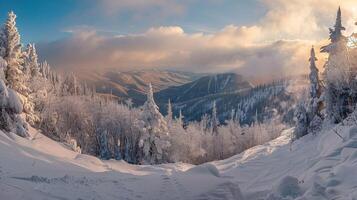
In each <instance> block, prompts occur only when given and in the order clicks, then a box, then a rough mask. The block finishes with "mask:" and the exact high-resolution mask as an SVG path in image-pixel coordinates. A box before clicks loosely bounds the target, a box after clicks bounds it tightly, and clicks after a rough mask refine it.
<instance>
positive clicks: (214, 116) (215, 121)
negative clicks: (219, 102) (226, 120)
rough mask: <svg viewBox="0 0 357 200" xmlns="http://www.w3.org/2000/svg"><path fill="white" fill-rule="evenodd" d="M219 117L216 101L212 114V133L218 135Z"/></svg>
mask: <svg viewBox="0 0 357 200" xmlns="http://www.w3.org/2000/svg"><path fill="white" fill-rule="evenodd" d="M218 124H219V121H218V118H217V106H216V101H214V102H213V106H212V116H211V126H212V134H213V135H217V134H218Z"/></svg>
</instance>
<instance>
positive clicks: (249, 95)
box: [155, 73, 307, 125]
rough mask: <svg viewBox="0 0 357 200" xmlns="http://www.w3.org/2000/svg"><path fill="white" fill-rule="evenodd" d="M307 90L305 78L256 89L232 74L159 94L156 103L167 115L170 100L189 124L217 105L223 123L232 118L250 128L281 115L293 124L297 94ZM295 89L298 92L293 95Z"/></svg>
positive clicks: (261, 86)
mask: <svg viewBox="0 0 357 200" xmlns="http://www.w3.org/2000/svg"><path fill="white" fill-rule="evenodd" d="M227 83H228V84H227ZM306 86H307V85H306V80H305V78H303V79H301V78H300V77H295V78H290V79H289V80H281V81H275V82H272V83H270V84H265V85H258V86H255V87H253V86H252V84H250V83H249V82H248V81H246V80H245V79H244V78H243V77H242V76H240V75H237V74H231V73H229V74H220V75H216V76H205V77H202V78H200V79H198V80H196V81H193V82H191V83H188V84H184V85H182V86H176V87H170V88H168V89H165V90H162V91H159V92H157V93H156V94H155V99H156V101H157V102H158V104H159V107H160V110H161V112H162V113H166V112H167V102H168V99H169V98H170V100H171V102H172V108H173V113H174V114H175V116H178V115H179V112H180V111H181V112H182V114H183V115H184V117H185V121H186V122H188V121H197V120H198V121H199V120H201V118H202V117H203V116H204V115H205V114H207V115H211V113H212V106H213V102H214V101H215V102H216V106H217V115H218V118H219V120H220V122H221V123H223V122H225V120H227V119H230V118H231V117H232V115H233V117H235V118H236V119H238V120H239V121H240V123H241V124H248V125H250V124H251V123H253V122H254V121H256V120H258V121H259V122H263V121H264V120H267V119H270V118H272V117H274V116H278V115H279V116H281V117H282V120H284V122H286V123H288V124H291V123H292V122H293V112H294V106H295V104H296V101H297V98H296V95H295V94H300V93H299V91H302V90H304V89H305V88H306ZM292 88H294V89H295V91H290V90H292ZM296 90H298V91H296Z"/></svg>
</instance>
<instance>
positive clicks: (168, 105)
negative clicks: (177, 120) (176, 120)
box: [166, 99, 173, 125]
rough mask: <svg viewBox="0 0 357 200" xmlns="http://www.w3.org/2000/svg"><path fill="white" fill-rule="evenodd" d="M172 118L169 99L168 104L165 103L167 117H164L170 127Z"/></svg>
mask: <svg viewBox="0 0 357 200" xmlns="http://www.w3.org/2000/svg"><path fill="white" fill-rule="evenodd" d="M172 117H173V115H172V106H171V101H170V99H169V102H168V103H167V116H166V119H167V124H168V125H171V122H172Z"/></svg>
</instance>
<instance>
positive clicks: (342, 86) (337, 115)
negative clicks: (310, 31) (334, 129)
mask: <svg viewBox="0 0 357 200" xmlns="http://www.w3.org/2000/svg"><path fill="white" fill-rule="evenodd" d="M343 30H345V28H344V27H343V26H342V20H341V9H340V8H339V9H338V11H337V18H336V23H335V26H334V28H333V29H330V40H331V43H330V44H329V45H327V46H324V47H322V48H321V51H322V52H325V53H328V54H329V57H328V60H327V62H326V64H325V71H324V73H323V79H324V83H325V88H326V89H325V92H324V99H325V104H326V117H327V118H328V119H329V120H330V121H331V122H333V123H338V122H340V121H342V120H343V119H344V118H346V117H347V115H348V113H349V112H350V107H351V105H349V98H350V96H349V95H350V93H351V91H350V90H351V87H350V86H351V80H352V79H351V78H352V76H351V66H350V64H351V63H350V60H349V52H348V47H347V38H346V37H345V36H344V35H343V34H342V31H343Z"/></svg>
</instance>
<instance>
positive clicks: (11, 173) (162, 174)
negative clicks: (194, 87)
mask: <svg viewBox="0 0 357 200" xmlns="http://www.w3.org/2000/svg"><path fill="white" fill-rule="evenodd" d="M337 129H338V130H339V133H341V134H342V137H344V141H342V140H341V139H340V138H339V137H338V136H337V135H336V134H335V133H334V132H333V131H332V130H330V131H326V132H324V133H320V134H318V135H308V136H306V137H304V138H302V139H301V140H299V141H297V142H295V143H294V144H292V145H290V143H289V140H290V134H291V131H292V130H286V131H284V132H283V133H282V136H281V137H279V138H277V139H276V140H273V141H271V142H269V143H267V144H265V145H261V146H257V147H254V148H251V149H249V150H247V151H245V152H243V153H241V154H239V155H236V156H234V157H232V158H229V159H226V160H222V161H216V162H212V163H208V164H204V165H201V166H192V165H189V164H183V163H176V164H167V165H158V166H135V165H129V164H127V163H125V162H118V161H101V160H99V159H97V158H95V157H92V156H86V155H80V154H77V153H75V152H73V151H71V150H69V149H67V147H66V146H64V145H62V144H59V143H57V142H54V141H52V140H50V139H48V138H47V137H45V136H43V135H41V134H39V133H36V131H35V130H31V134H32V136H33V138H34V139H33V140H26V139H22V138H19V137H17V136H14V135H10V134H4V133H2V132H0V199H36V200H37V199H76V200H77V199H153V200H154V199H163V200H170V199H182V200H189V199H202V200H203V199H266V198H265V197H267V196H270V199H283V198H280V197H278V196H280V195H283V196H286V198H285V199H290V198H289V197H288V196H289V195H290V196H294V197H296V198H297V199H299V198H300V199H309V200H310V199H353V198H354V199H356V198H357V178H356V176H357V174H356V172H357V128H356V127H353V125H351V126H346V127H340V128H337ZM9 136H10V137H11V138H10V137H9ZM287 176H291V177H290V178H289V177H288V178H286V177H287ZM294 177H296V179H295V178H294ZM283 178H285V179H284V180H283V181H281V180H282V179H283ZM294 180H296V182H294ZM239 188H240V189H239ZM240 191H242V193H243V196H244V198H243V197H242V195H241V192H240ZM263 197H264V198H263ZM303 197H304V198H303ZM291 199H293V198H291Z"/></svg>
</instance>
